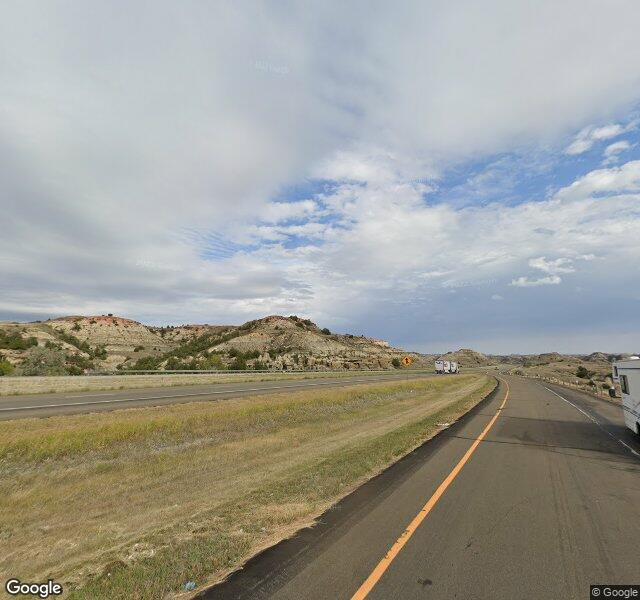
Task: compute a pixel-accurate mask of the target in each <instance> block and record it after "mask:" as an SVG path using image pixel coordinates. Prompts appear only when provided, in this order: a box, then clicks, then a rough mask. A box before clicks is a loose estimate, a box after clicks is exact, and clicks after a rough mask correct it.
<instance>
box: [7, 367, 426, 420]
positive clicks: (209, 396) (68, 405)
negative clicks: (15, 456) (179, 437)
mask: <svg viewBox="0 0 640 600" xmlns="http://www.w3.org/2000/svg"><path fill="white" fill-rule="evenodd" d="M426 376H429V375H428V374H425V373H424V372H411V371H405V372H397V373H393V372H390V373H387V374H385V373H383V374H377V375H367V374H363V373H358V374H357V375H354V376H344V377H333V378H332V377H322V378H316V379H297V380H295V379H284V380H280V381H277V380H276V381H247V382H239V383H213V384H206V385H185V386H175V387H156V388H138V389H129V390H117V391H103V392H100V391H93V392H66V393H56V394H34V395H19V396H0V420H9V419H21V418H28V417H50V416H53V415H63V414H78V413H87V412H99V411H100V412H102V411H108V410H117V409H122V408H138V407H142V406H162V405H166V404H177V403H182V402H204V401H212V400H223V399H225V398H238V397H241V396H250V395H257V394H268V393H287V392H296V391H301V390H304V389H322V388H325V387H344V386H348V385H356V384H362V383H375V382H379V381H397V380H403V379H412V378H415V377H426Z"/></svg>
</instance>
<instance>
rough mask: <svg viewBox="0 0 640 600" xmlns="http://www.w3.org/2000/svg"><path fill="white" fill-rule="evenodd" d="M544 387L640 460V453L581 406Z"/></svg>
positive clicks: (544, 386)
mask: <svg viewBox="0 0 640 600" xmlns="http://www.w3.org/2000/svg"><path fill="white" fill-rule="evenodd" d="M542 387H543V388H544V389H545V390H547V391H548V392H551V393H552V394H555V395H556V396H558V398H560V399H561V400H564V401H565V402H566V403H567V404H570V405H571V406H573V408H575V409H576V410H579V411H580V412H581V413H582V414H583V415H584V416H585V417H587V418H588V419H591V420H592V421H593V422H594V423H595V424H596V425H597V426H598V427H600V429H602V431H604V432H605V433H606V434H607V435H608V436H609V437H610V438H613V439H614V440H616V442H619V443H620V444H622V445H623V446H624V447H625V448H626V449H627V450H629V452H631V454H633V455H634V456H637V457H638V458H640V453H638V452H636V451H635V450H634V449H633V448H632V447H631V446H629V444H627V443H626V442H624V441H622V440H621V439H620V438H617V437H616V436H615V435H613V433H611V432H610V431H607V430H606V429H605V428H604V427H603V426H602V425H601V424H600V423H599V422H598V420H597V419H595V417H592V416H591V415H590V414H589V413H588V412H586V411H584V410H582V409H581V408H580V407H579V406H576V405H575V404H574V403H573V402H571V400H567V399H566V398H565V397H564V396H561V395H560V394H558V392H554V391H553V390H552V389H549V388H548V387H547V386H546V385H543V386H542Z"/></svg>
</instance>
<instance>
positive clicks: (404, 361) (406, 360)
mask: <svg viewBox="0 0 640 600" xmlns="http://www.w3.org/2000/svg"><path fill="white" fill-rule="evenodd" d="M412 362H413V359H412V358H411V357H410V356H405V357H403V359H402V364H403V365H405V366H406V367H408V366H409V365H410V364H411V363H412Z"/></svg>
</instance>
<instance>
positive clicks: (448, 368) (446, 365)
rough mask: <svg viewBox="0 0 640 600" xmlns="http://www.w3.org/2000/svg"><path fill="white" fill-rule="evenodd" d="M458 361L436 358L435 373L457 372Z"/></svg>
mask: <svg viewBox="0 0 640 600" xmlns="http://www.w3.org/2000/svg"><path fill="white" fill-rule="evenodd" d="M457 372H458V363H457V362H456V361H455V360H437V361H436V373H437V374H438V375H443V374H444V373H457Z"/></svg>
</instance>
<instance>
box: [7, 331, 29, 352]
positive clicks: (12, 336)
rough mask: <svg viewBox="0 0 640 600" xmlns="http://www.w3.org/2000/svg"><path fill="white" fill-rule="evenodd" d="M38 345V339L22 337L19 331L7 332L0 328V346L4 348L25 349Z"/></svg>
mask: <svg viewBox="0 0 640 600" xmlns="http://www.w3.org/2000/svg"><path fill="white" fill-rule="evenodd" d="M37 345H38V340H37V339H36V338H34V337H27V338H23V337H22V335H20V333H18V332H17V331H16V332H13V333H9V332H6V331H2V330H0V348H3V349H5V350H27V349H28V348H31V347H33V346H37Z"/></svg>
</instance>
